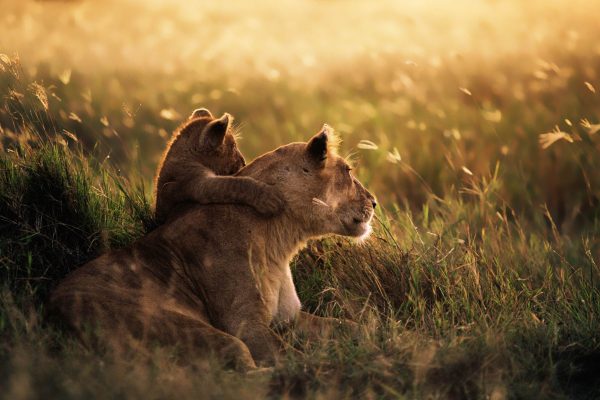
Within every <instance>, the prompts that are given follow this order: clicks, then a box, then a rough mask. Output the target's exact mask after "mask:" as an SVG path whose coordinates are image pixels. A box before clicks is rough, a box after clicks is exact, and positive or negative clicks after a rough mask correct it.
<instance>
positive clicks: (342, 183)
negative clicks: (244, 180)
mask: <svg viewBox="0 0 600 400" xmlns="http://www.w3.org/2000/svg"><path fill="white" fill-rule="evenodd" d="M337 145H338V140H337V138H336V136H335V134H334V132H333V130H332V129H330V128H329V127H328V126H327V125H325V126H323V129H322V130H321V131H320V132H319V133H317V134H316V135H315V136H313V137H312V138H311V139H310V140H309V141H308V142H307V143H291V144H288V145H285V146H281V147H279V148H278V149H276V150H274V151H272V152H270V153H267V154H265V155H263V156H261V157H260V158H259V159H257V160H255V161H254V162H253V163H252V164H250V165H249V166H248V167H246V168H244V169H242V174H244V175H245V174H247V173H251V174H252V175H253V176H255V177H257V178H258V179H261V180H263V181H264V182H266V183H268V184H272V185H275V186H276V187H277V188H278V189H279V190H280V191H281V192H282V193H283V194H284V197H285V199H286V202H287V203H288V205H289V206H288V211H287V212H288V213H289V214H290V215H292V216H293V218H294V219H295V220H297V221H298V223H299V224H301V226H302V227H304V228H305V229H307V231H308V232H309V233H310V234H311V235H325V234H331V233H333V234H338V235H343V236H351V237H366V236H367V235H368V234H369V233H370V232H371V219H372V218H373V214H374V209H375V207H376V205H377V203H376V201H375V198H374V196H373V195H372V194H371V193H369V191H368V190H366V189H365V188H364V186H363V185H362V184H361V183H360V182H359V181H358V179H356V177H354V176H353V174H352V168H351V167H350V165H349V164H348V163H347V162H346V161H345V160H344V159H343V158H342V157H340V156H338V155H337Z"/></svg>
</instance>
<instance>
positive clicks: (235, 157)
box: [181, 108, 246, 175]
mask: <svg viewBox="0 0 600 400" xmlns="http://www.w3.org/2000/svg"><path fill="white" fill-rule="evenodd" d="M232 119H233V118H232V117H231V115H229V114H227V113H225V114H223V115H222V116H221V117H220V118H214V117H213V116H212V114H211V113H210V111H208V110H207V109H206V108H199V109H197V110H194V112H193V113H192V115H191V116H190V118H189V120H188V121H187V122H186V123H185V124H184V126H183V127H182V128H181V133H182V134H183V133H185V132H187V133H188V134H189V138H190V140H192V146H191V148H192V149H193V151H195V153H196V154H198V155H200V156H201V158H202V160H201V161H202V164H204V165H206V166H208V167H209V168H210V169H211V170H212V171H213V172H214V173H215V174H217V175H233V174H235V173H236V172H238V171H239V170H240V168H242V167H243V166H244V165H246V161H245V160H244V156H242V153H241V152H240V151H239V149H238V147H237V143H236V139H235V135H234V134H233V133H232V128H231V121H232Z"/></svg>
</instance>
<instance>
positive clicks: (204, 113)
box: [188, 107, 213, 119]
mask: <svg viewBox="0 0 600 400" xmlns="http://www.w3.org/2000/svg"><path fill="white" fill-rule="evenodd" d="M201 117H202V118H206V117H208V118H211V119H212V118H213V116H212V114H211V113H210V111H208V110H207V109H206V108H204V107H202V108H196V109H195V110H194V112H192V115H190V117H189V118H188V119H193V118H201Z"/></svg>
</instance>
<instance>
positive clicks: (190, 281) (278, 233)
mask: <svg viewBox="0 0 600 400" xmlns="http://www.w3.org/2000/svg"><path fill="white" fill-rule="evenodd" d="M238 176H240V177H244V176H247V177H252V178H253V179H256V180H258V181H261V182H263V183H265V184H267V185H272V186H273V187H274V188H276V189H278V190H279V191H280V192H281V193H282V194H283V196H284V198H285V202H286V207H285V209H284V211H283V212H282V213H281V214H279V215H277V216H275V217H272V218H269V219H267V218H262V217H261V216H260V215H258V214H256V213H254V212H252V210H251V209H250V208H249V207H248V206H244V205H206V206H199V205H193V204H190V205H189V207H187V208H184V209H181V210H180V211H179V212H178V213H177V214H176V215H174V216H173V217H172V218H170V220H169V221H167V222H166V223H165V224H164V225H162V226H160V227H159V228H157V229H156V230H154V231H152V232H151V233H149V234H148V235H147V236H145V237H143V238H141V239H140V240H138V241H136V242H135V243H134V244H133V245H131V246H129V247H127V248H125V249H122V250H117V251H112V252H110V253H108V254H105V255H103V256H101V257H99V258H97V259H95V260H93V261H91V262H89V263H88V264H86V265H84V266H83V267H81V268H79V269H77V270H75V271H74V272H73V273H71V274H70V275H69V276H68V277H67V278H66V279H65V280H64V281H63V282H61V283H60V284H59V285H58V287H57V288H56V289H55V291H54V292H53V294H52V296H51V305H52V307H53V308H54V310H56V311H57V312H58V313H60V315H61V316H62V317H63V318H64V319H65V321H67V322H68V323H69V324H70V325H71V326H72V327H73V328H74V329H75V330H77V331H82V330H83V329H85V327H86V326H88V325H93V326H96V327H98V329H100V330H101V332H100V334H101V336H102V337H104V338H105V339H108V340H109V341H110V340H116V341H122V340H123V338H124V337H127V336H130V337H134V338H135V339H136V340H138V341H142V343H148V342H159V343H162V344H177V345H179V346H184V347H185V348H186V350H187V351H188V352H190V353H197V354H201V353H203V352H206V351H213V352H216V353H218V354H219V355H220V356H221V357H222V358H223V359H225V360H227V361H228V362H230V363H232V364H233V366H234V367H235V368H237V369H240V370H248V369H253V368H255V367H256V363H259V364H261V365H271V364H273V363H274V361H275V360H276V356H277V354H278V353H279V352H280V351H282V349H283V348H284V346H283V344H282V343H281V340H280V339H279V336H278V335H276V334H275V333H274V331H273V330H272V327H273V326H274V325H278V326H280V325H282V324H288V323H292V322H293V323H294V326H296V327H297V328H298V329H306V330H315V329H316V330H318V329H320V328H322V327H323V326H327V325H329V324H331V323H332V320H331V319H321V318H318V317H315V316H311V315H310V314H307V313H304V312H302V311H301V305H300V301H299V299H298V296H297V294H296V290H295V287H294V283H293V281H292V274H291V271H290V268H289V262H290V260H291V259H292V257H293V256H294V255H295V254H296V253H297V252H298V250H299V249H300V248H301V247H303V246H304V245H305V243H306V241H307V240H308V239H310V238H316V237H321V236H324V235H329V234H339V235H344V236H352V237H360V236H362V235H364V234H366V233H367V232H368V230H369V229H370V221H371V219H372V216H373V211H374V208H375V205H376V203H375V200H374V198H373V196H372V195H371V194H370V193H369V192H368V191H367V190H366V189H365V188H364V187H363V186H362V185H361V184H360V182H359V181H358V180H357V179H356V178H355V177H353V176H352V173H351V169H350V167H349V166H348V164H347V163H346V162H345V161H344V159H343V158H341V157H339V156H338V155H337V154H336V149H335V146H334V144H332V132H331V131H330V130H329V129H328V128H327V127H324V129H323V130H322V131H321V132H319V133H318V134H317V135H315V136H314V137H312V138H311V139H310V140H309V142H308V143H291V144H288V145H285V146H281V147H279V148H278V149H276V150H274V151H271V152H269V153H266V154H264V155H263V156H261V157H259V158H258V159H256V160H254V161H253V162H252V163H251V164H249V165H248V166H246V167H245V168H243V169H242V170H240V172H239V173H238Z"/></svg>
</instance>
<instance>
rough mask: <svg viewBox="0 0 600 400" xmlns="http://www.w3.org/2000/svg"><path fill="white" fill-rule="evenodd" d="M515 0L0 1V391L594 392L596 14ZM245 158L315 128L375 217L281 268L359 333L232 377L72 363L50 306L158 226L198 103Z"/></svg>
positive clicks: (186, 365) (597, 340) (45, 394)
mask: <svg viewBox="0 0 600 400" xmlns="http://www.w3.org/2000/svg"><path fill="white" fill-rule="evenodd" d="M595 3H596V2H595V1H594V0H589V1H585V0H575V1H566V0H545V1H541V0H533V1H528V2H521V1H517V0H504V1H500V0H498V1H483V0H482V1H477V2H476V1H467V0H458V1H453V2H443V1H441V0H433V1H430V2H413V1H406V2H404V1H391V0H384V1H380V2H368V1H362V0H356V1H339V0H332V1H317V0H305V1H299V0H294V1H291V0H284V1H277V2H275V1H270V2H263V1H260V2H242V1H237V0H236V1H231V2H227V3H222V4H221V3H214V4H204V2H200V1H197V0H195V1H188V2H167V1H164V2H162V1H158V0H154V1H137V0H119V1H117V0H111V1H102V2H98V1H91V0H87V1H68V2H48V1H29V0H24V1H18V0H4V1H3V3H2V4H1V6H0V8H1V12H0V54H1V55H0V139H1V143H0V146H1V147H2V154H1V156H0V286H1V288H0V290H1V292H0V338H1V339H0V397H3V398H7V399H29V398H90V397H93V398H111V399H112V398H143V399H152V398H232V399H240V398H248V399H254V398H260V397H274V398H279V397H286V396H292V397H293V396H298V397H310V398H355V397H359V398H431V399H446V398H450V399H480V398H489V399H496V400H498V399H504V398H526V399H528V398H541V399H563V398H590V399H592V398H598V397H600V372H599V371H600V367H599V366H600V322H599V317H600V268H599V265H600V41H598V38H599V37H600V23H599V22H598V21H599V20H600V8H599V7H598V5H597V4H595ZM200 106H204V107H208V108H209V109H210V110H211V111H213V112H214V113H215V114H220V113H222V112H229V113H231V114H232V115H234V117H235V118H236V123H237V124H238V126H239V128H240V130H241V132H242V136H243V139H242V141H241V142H240V147H241V149H242V151H243V152H244V154H245V155H246V158H247V159H252V158H254V157H255V156H257V155H259V154H261V153H262V152H265V151H267V150H271V149H273V148H275V147H276V146H279V145H281V144H285V143H288V142H291V141H297V140H306V139H307V138H308V137H310V136H311V135H312V134H313V133H316V132H317V130H318V129H319V128H320V127H321V125H322V124H323V123H324V122H327V123H328V124H329V125H331V126H332V127H334V128H335V129H336V130H337V131H338V132H340V134H341V136H342V138H343V144H342V151H343V153H344V154H348V156H349V157H350V158H351V159H352V160H353V163H354V164H355V171H354V172H355V173H356V175H357V176H358V177H359V178H360V179H361V180H362V182H364V183H365V185H366V186H367V187H368V188H369V189H370V190H371V191H372V192H373V193H375V194H376V195H377V197H378V199H379V203H380V204H381V205H382V207H381V208H380V209H379V212H378V214H377V218H376V221H375V223H374V234H373V235H372V236H371V237H370V238H369V239H368V240H366V241H365V242H363V243H360V244H356V243H354V242H351V241H348V240H345V239H341V238H330V239H326V240H323V241H318V242H313V243H311V244H310V245H309V247H308V249H307V250H305V251H303V252H302V253H301V254H300V255H299V256H298V257H297V259H296V260H295V261H294V265H293V272H294V275H295V282H296V285H297V288H298V292H299V295H300V297H301V299H302V302H303V304H304V306H305V308H306V309H308V310H310V311H312V312H315V313H317V314H319V315H333V316H344V317H347V318H350V319H353V320H355V321H358V322H360V323H361V325H362V327H363V328H362V331H363V332H362V337H361V339H360V340H350V339H347V338H342V337H340V338H339V339H338V340H334V341H329V342H321V343H314V342H307V341H306V340H305V339H304V338H302V337H296V336H294V335H293V334H292V333H290V334H287V336H286V337H285V340H287V341H288V342H289V343H290V344H292V345H293V346H294V347H296V349H298V350H300V352H301V355H298V354H297V353H296V354H294V355H292V354H290V355H289V357H288V358H286V359H285V360H282V362H281V364H280V365H278V366H277V367H276V368H275V369H274V371H272V372H267V373H263V374H257V375H240V374H237V373H234V372H231V371H228V370H225V369H223V368H222V366H221V365H220V363H219V360H216V359H214V358H211V357H210V356H209V355H207V357H206V358H202V359H192V360H189V359H188V358H186V357H184V356H183V355H181V354H179V353H178V352H177V349H165V348H157V349H155V350H152V351H150V352H140V353H136V354H129V353H128V354H123V353H118V352H115V351H113V350H108V349H107V350H105V351H102V350H97V349H96V350H91V349H88V348H86V347H84V346H83V345H81V344H80V343H79V342H78V341H76V340H75V339H74V338H72V337H70V336H69V335H68V333H65V332H64V331H63V330H62V329H61V328H60V326H59V324H57V323H55V322H54V321H51V319H49V318H48V316H47V315H46V313H45V307H44V305H45V300H46V297H47V295H48V293H49V291H50V290H51V289H52V288H53V286H54V285H55V284H56V283H57V281H58V280H59V279H61V278H62V277H64V276H65V275H66V274H67V273H68V271H70V270H72V269H74V268H76V267H77V266H79V265H81V264H83V263H84V262H86V261H87V260H90V259H92V258H94V257H96V256H97V255H99V254H100V253H101V252H103V251H106V250H107V249H111V248H119V247H122V246H125V245H127V244H128V243H131V242H132V241H133V240H135V238H137V237H140V236H141V235H143V234H144V233H145V232H147V231H149V230H151V229H153V227H154V226H155V223H154V221H153V218H152V212H151V204H152V178H153V175H154V171H155V168H156V165H157V163H158V160H159V159H160V155H161V152H162V150H163V149H164V147H165V145H166V142H167V140H168V137H169V135H170V132H171V131H172V130H173V129H174V128H175V127H176V126H177V125H178V124H179V123H180V122H181V121H182V120H183V119H184V118H185V117H186V116H187V115H188V114H189V113H190V111H191V110H193V109H194V108H196V107H200Z"/></svg>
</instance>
